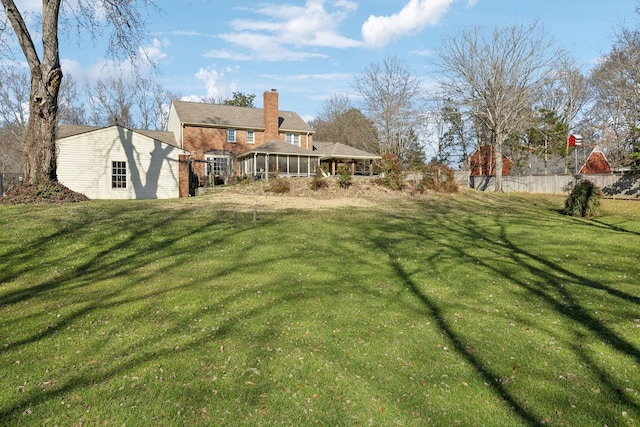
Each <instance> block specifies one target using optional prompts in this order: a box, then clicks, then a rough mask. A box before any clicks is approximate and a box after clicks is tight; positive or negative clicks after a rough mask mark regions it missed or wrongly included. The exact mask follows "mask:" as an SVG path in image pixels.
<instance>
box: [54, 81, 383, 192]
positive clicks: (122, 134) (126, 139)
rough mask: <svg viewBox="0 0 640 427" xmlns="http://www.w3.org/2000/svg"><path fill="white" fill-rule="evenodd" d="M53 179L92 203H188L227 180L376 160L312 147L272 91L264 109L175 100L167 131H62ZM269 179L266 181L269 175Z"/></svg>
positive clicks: (307, 131)
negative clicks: (169, 200)
mask: <svg viewBox="0 0 640 427" xmlns="http://www.w3.org/2000/svg"><path fill="white" fill-rule="evenodd" d="M57 144H58V148H59V152H58V175H59V178H60V181H61V182H62V183H63V184H65V185H66V186H67V187H69V188H71V189H72V190H75V191H78V192H80V193H84V194H86V195H87V196H89V197H90V198H96V199H149V198H172V197H187V196H189V195H194V194H195V190H196V188H197V187H199V186H207V185H211V184H215V183H220V182H224V181H226V180H227V178H229V177H232V176H239V175H246V176H253V177H262V178H268V177H269V176H273V175H275V174H278V175H282V176H291V177H294V176H306V177H310V176H312V175H314V174H315V172H316V168H317V167H318V166H320V167H322V168H324V169H325V173H327V174H335V173H336V170H337V165H338V163H343V164H349V165H350V166H351V171H352V173H354V172H355V171H356V165H358V167H359V169H358V171H359V172H362V171H365V170H367V167H368V170H371V164H372V162H373V160H375V159H378V158H379V157H378V156H376V155H373V154H370V153H367V152H364V151H361V150H358V149H356V148H353V147H348V146H346V145H343V144H338V143H315V145H314V142H313V129H311V127H310V126H309V125H308V124H307V123H306V122H305V121H304V120H303V119H302V118H301V117H300V116H299V115H298V114H296V113H294V112H291V111H282V110H279V109H278V92H277V91H276V90H271V91H267V92H265V93H264V108H245V107H235V106H229V105H217V104H204V103H197V102H185V101H173V102H172V104H171V108H170V111H169V120H168V124H167V130H166V131H149V130H133V129H127V128H124V127H122V126H119V125H117V124H116V125H113V126H107V127H91V126H70V125H62V126H60V128H59V129H58V135H57ZM270 174H271V175H270Z"/></svg>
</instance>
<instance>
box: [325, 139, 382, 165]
mask: <svg viewBox="0 0 640 427" xmlns="http://www.w3.org/2000/svg"><path fill="white" fill-rule="evenodd" d="M313 148H314V152H315V153H319V154H321V157H322V158H323V159H353V160H377V159H380V158H381V157H380V156H378V155H376V154H371V153H368V152H366V151H364V150H360V149H358V148H355V147H350V146H348V145H345V144H341V143H339V142H322V141H314V142H313Z"/></svg>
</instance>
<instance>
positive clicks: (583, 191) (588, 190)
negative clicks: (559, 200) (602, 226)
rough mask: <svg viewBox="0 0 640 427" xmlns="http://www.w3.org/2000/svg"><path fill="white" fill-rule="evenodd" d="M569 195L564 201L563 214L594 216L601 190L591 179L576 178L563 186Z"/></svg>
mask: <svg viewBox="0 0 640 427" xmlns="http://www.w3.org/2000/svg"><path fill="white" fill-rule="evenodd" d="M565 190H566V191H569V192H570V193H569V196H568V197H567V199H566V200H565V201H564V211H563V212H564V214H565V215H571V216H580V217H593V216H596V215H597V213H598V210H599V208H600V199H601V198H602V191H600V189H599V188H598V187H597V186H596V185H595V184H594V183H592V182H591V181H589V180H586V179H578V180H576V182H575V183H570V184H569V185H567V187H566V188H565Z"/></svg>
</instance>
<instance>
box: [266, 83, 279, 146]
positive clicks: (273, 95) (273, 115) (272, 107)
mask: <svg viewBox="0 0 640 427" xmlns="http://www.w3.org/2000/svg"><path fill="white" fill-rule="evenodd" d="M263 116H264V141H265V142H268V141H271V140H272V139H278V137H279V134H280V131H279V128H280V117H279V116H278V91H277V90H275V89H271V91H267V92H265V93H264V111H263Z"/></svg>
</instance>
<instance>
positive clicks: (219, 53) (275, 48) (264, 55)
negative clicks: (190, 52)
mask: <svg viewBox="0 0 640 427" xmlns="http://www.w3.org/2000/svg"><path fill="white" fill-rule="evenodd" d="M219 37H220V38H221V39H223V40H225V41H226V42H228V43H230V44H234V45H237V46H242V47H244V48H245V49H246V50H245V51H230V50H227V49H214V50H210V51H208V52H206V53H205V54H204V56H206V57H210V58H225V59H235V60H238V61H249V60H261V61H300V60H304V59H308V58H324V57H326V55H323V54H319V53H309V52H300V51H296V50H292V49H288V48H287V47H285V46H283V45H281V44H279V43H278V42H277V41H276V40H275V38H274V37H272V36H269V35H264V34H255V33H229V34H221V35H220V36H219ZM247 51H248V52H247Z"/></svg>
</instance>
